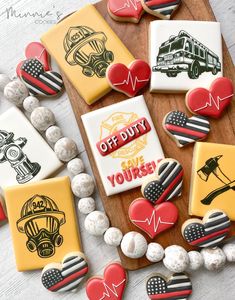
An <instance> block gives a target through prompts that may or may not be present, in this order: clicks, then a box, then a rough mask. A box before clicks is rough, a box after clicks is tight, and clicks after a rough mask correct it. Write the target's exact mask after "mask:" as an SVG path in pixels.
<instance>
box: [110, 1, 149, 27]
mask: <svg viewBox="0 0 235 300" xmlns="http://www.w3.org/2000/svg"><path fill="white" fill-rule="evenodd" d="M108 12H109V14H110V16H111V17H112V18H113V19H114V20H116V21H119V22H133V23H139V21H140V19H141V16H142V15H143V13H144V9H143V6H142V4H141V0H109V1H108Z"/></svg>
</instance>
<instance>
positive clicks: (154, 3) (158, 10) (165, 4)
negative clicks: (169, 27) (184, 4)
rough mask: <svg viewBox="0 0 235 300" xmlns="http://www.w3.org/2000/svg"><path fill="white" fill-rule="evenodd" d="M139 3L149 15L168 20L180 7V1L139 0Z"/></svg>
mask: <svg viewBox="0 0 235 300" xmlns="http://www.w3.org/2000/svg"><path fill="white" fill-rule="evenodd" d="M141 3H142V6H143V8H144V10H145V11H146V12H148V13H149V14H151V15H154V16H157V17H158V18H160V19H165V20H169V19H170V18H171V16H172V14H173V13H174V12H175V11H176V10H177V9H178V7H179V6H180V4H181V0H141Z"/></svg>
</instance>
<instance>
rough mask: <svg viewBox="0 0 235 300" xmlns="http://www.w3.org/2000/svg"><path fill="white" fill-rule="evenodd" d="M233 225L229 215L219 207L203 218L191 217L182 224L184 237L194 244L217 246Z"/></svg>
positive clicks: (198, 245)
mask: <svg viewBox="0 0 235 300" xmlns="http://www.w3.org/2000/svg"><path fill="white" fill-rule="evenodd" d="M230 227H231V222H230V220H229V217H228V216H227V215H226V214H225V213H224V212H223V211H222V210H218V209H214V210H210V211H208V212H207V213H206V215H205V216H204V218H203V220H200V219H189V220H187V221H186V222H184V224H183V225H182V229H181V232H182V235H183V238H184V239H185V240H186V241H187V242H188V243H189V244H190V245H192V246H197V247H215V246H217V245H219V244H220V243H221V242H222V241H223V240H224V239H225V237H226V236H227V235H228V232H229V230H230Z"/></svg>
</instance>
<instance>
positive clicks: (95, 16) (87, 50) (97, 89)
mask: <svg viewBox="0 0 235 300" xmlns="http://www.w3.org/2000/svg"><path fill="white" fill-rule="evenodd" d="M41 41H42V43H43V44H44V46H45V47H46V49H47V50H48V52H49V53H50V54H51V56H52V57H54V59H55V60H56V61H57V63H58V65H59V66H60V68H61V70H62V71H63V72H64V73H65V74H66V76H67V77H68V79H69V80H70V82H71V83H72V84H73V86H74V87H75V88H76V90H77V91H78V92H79V94H80V96H81V97H82V98H83V99H84V100H85V101H86V102H87V104H92V103H94V102H95V101H97V100H98V99H100V98H101V97H102V96H104V95H105V94H107V93H108V92H109V91H110V90H111V87H110V86H109V84H108V82H107V80H106V78H105V74H106V70H107V68H108V66H109V65H110V64H111V63H119V62H122V63H124V64H127V65H128V64H129V63H131V62H132V61H133V60H134V57H133V56H132V55H131V53H130V52H129V51H128V50H127V48H126V47H125V46H124V44H123V43H122V42H121V40H120V39H119V38H118V36H117V35H116V34H115V33H114V32H113V30H112V29H111V28H110V27H109V25H108V24H107V23H106V21H105V20H104V19H103V17H102V16H101V15H100V14H99V12H98V11H97V10H96V8H95V7H94V6H93V5H86V6H85V7H83V8H82V9H81V10H79V11H77V12H75V13H73V14H71V15H70V16H68V17H67V18H65V19H63V20H62V21H61V22H59V23H58V24H57V25H55V26H54V27H52V28H51V29H50V30H49V31H48V32H47V33H45V34H44V35H43V36H42V37H41ZM91 87H92V88H91Z"/></svg>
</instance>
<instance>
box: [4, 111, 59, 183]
mask: <svg viewBox="0 0 235 300" xmlns="http://www.w3.org/2000/svg"><path fill="white" fill-rule="evenodd" d="M62 165H63V164H62V163H61V162H60V161H59V160H58V158H57V156H56V154H55V152H54V151H53V150H52V149H51V147H50V146H49V145H48V144H47V142H46V141H45V140H44V139H43V137H42V136H41V135H40V134H39V133H38V132H37V130H36V129H35V128H34V127H33V126H32V124H31V123H30V122H29V121H28V119H27V118H26V117H25V116H24V114H23V113H22V112H21V111H20V110H19V109H18V108H16V107H12V108H10V109H9V110H7V111H6V112H5V113H3V114H2V115H1V116H0V174H2V176H0V186H2V187H3V188H4V187H8V186H12V185H15V184H24V183H26V182H33V181H38V180H41V179H44V178H46V177H48V176H49V175H51V174H52V173H54V172H55V171H56V170H58V169H59V168H60V167H61V166H62ZM3 174H4V176H3Z"/></svg>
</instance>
